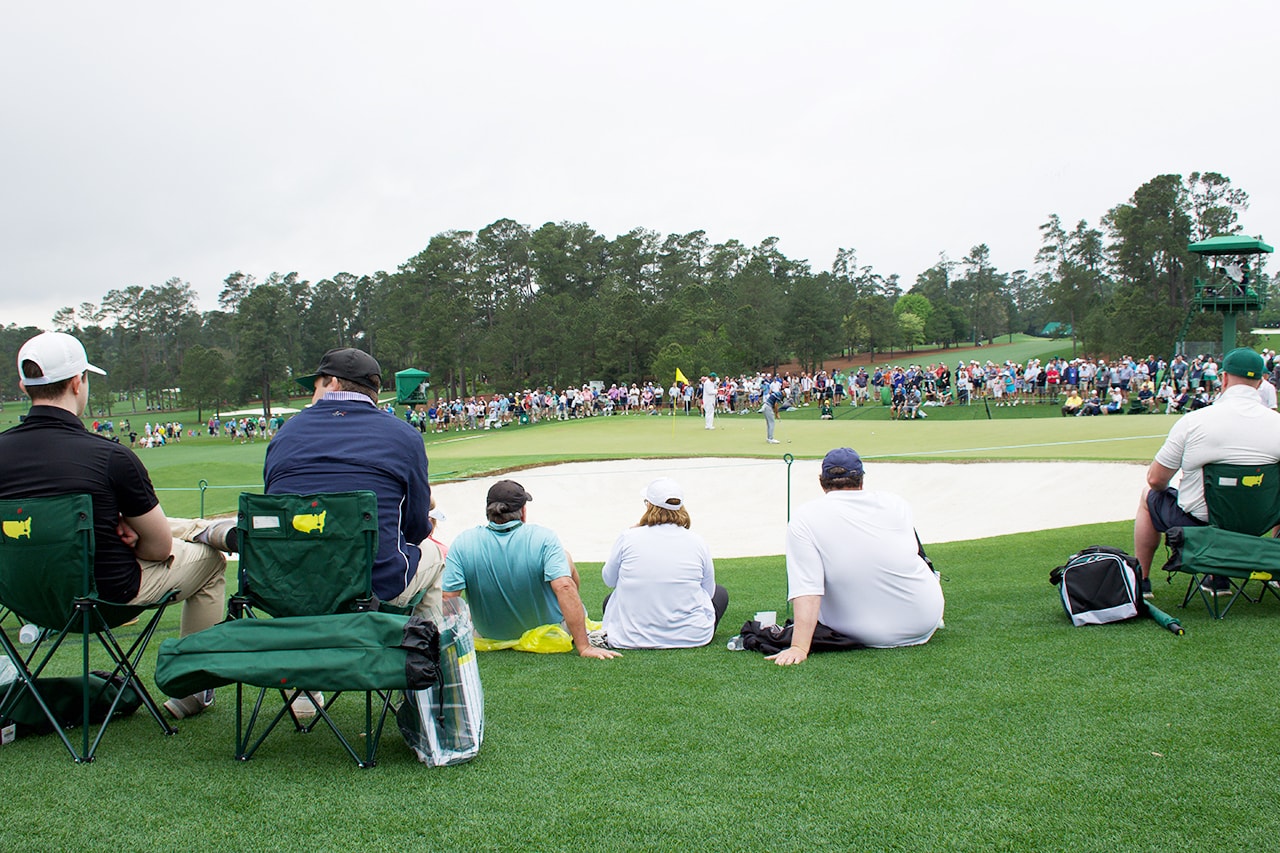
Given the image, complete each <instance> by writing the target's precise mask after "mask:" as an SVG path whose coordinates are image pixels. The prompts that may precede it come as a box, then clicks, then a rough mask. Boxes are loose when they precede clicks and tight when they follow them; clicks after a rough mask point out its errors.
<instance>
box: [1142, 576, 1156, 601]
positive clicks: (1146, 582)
mask: <svg viewBox="0 0 1280 853" xmlns="http://www.w3.org/2000/svg"><path fill="white" fill-rule="evenodd" d="M1138 589H1139V591H1140V592H1141V593H1142V597H1143V598H1147V599H1150V598H1155V594H1154V593H1153V592H1152V591H1151V578H1143V579H1142V581H1141V582H1140V583H1139V584H1138Z"/></svg>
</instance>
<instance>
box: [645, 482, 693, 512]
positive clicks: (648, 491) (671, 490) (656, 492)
mask: <svg viewBox="0 0 1280 853" xmlns="http://www.w3.org/2000/svg"><path fill="white" fill-rule="evenodd" d="M640 497H642V498H644V499H645V500H646V501H648V502H649V503H651V504H653V505H654V506H660V507H662V508H663V509H669V510H678V509H680V508H681V507H682V506H684V489H682V488H680V484H679V483H677V482H676V481H675V480H673V479H671V478H670V477H659V478H658V479H656V480H654V481H653V482H652V483H650V484H649V485H648V486H646V487H645V490H644V491H643V492H641V493H640Z"/></svg>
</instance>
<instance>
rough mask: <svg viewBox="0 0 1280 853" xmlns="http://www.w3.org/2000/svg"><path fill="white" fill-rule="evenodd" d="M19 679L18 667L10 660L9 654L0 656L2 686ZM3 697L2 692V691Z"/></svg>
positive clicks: (0, 680) (0, 694)
mask: <svg viewBox="0 0 1280 853" xmlns="http://www.w3.org/2000/svg"><path fill="white" fill-rule="evenodd" d="M17 680H18V668H17V667H16V666H14V665H13V661H11V660H9V656H8V655H3V656H0V688H3V687H5V686H7V685H8V684H10V683H12V682H14V681H17ZM0 698H2V693H0Z"/></svg>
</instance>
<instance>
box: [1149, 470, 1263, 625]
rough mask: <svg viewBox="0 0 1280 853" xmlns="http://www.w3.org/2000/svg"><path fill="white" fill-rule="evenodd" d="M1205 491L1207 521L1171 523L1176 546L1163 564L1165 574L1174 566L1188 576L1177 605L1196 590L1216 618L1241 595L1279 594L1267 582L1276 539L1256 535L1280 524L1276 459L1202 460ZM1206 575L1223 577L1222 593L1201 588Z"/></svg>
mask: <svg viewBox="0 0 1280 853" xmlns="http://www.w3.org/2000/svg"><path fill="white" fill-rule="evenodd" d="M1204 496H1205V503H1206V504H1207V505H1208V509H1209V527H1208V528H1194V527H1187V528H1174V530H1177V531H1178V532H1177V533H1174V532H1173V530H1171V531H1170V535H1169V536H1167V537H1166V539H1167V541H1168V543H1169V545H1170V547H1171V548H1173V549H1174V551H1175V553H1174V556H1173V557H1172V558H1171V559H1170V561H1169V563H1168V564H1166V565H1165V570H1166V571H1168V572H1170V575H1169V578H1170V580H1172V573H1173V572H1183V573H1186V574H1189V575H1190V576H1191V580H1190V582H1189V583H1188V584H1187V592H1186V595H1184V596H1183V598H1182V606H1183V607H1186V606H1187V604H1188V603H1190V601H1191V599H1192V597H1194V596H1195V595H1197V594H1199V596H1200V599H1201V600H1202V601H1203V602H1204V605H1205V608H1206V609H1207V610H1208V611H1209V613H1210V614H1212V615H1213V617H1214V618H1215V619H1221V618H1223V617H1224V616H1226V615H1227V612H1228V611H1229V610H1230V609H1231V607H1232V605H1233V604H1235V603H1236V601H1237V600H1238V599H1239V598H1241V597H1243V598H1244V599H1246V600H1247V601H1251V602H1254V603H1257V602H1259V601H1261V600H1262V598H1263V597H1265V595H1266V594H1267V593H1268V592H1270V593H1271V594H1273V595H1275V596H1276V597H1277V598H1280V591H1278V590H1277V589H1276V587H1273V586H1271V581H1273V580H1277V579H1280V572H1275V571H1273V570H1272V569H1271V568H1269V566H1270V565H1272V564H1273V563H1274V560H1273V556H1272V552H1273V551H1274V550H1275V548H1274V547H1273V546H1274V545H1275V544H1276V543H1274V542H1270V541H1268V540H1267V539H1263V538H1261V537H1262V536H1263V534H1265V533H1268V532H1269V531H1270V530H1271V529H1272V528H1274V527H1275V526H1276V525H1277V524H1280V465H1276V464H1274V463H1273V464H1266V465H1231V464H1227V463H1221V462H1220V463H1214V464H1212V465H1206V466H1205V468H1204ZM1224 533H1229V534H1239V535H1231V536H1228V535H1223V534H1224ZM1210 576H1216V577H1220V578H1224V579H1226V581H1227V583H1228V584H1229V586H1228V587H1226V589H1227V590H1228V592H1227V594H1226V595H1222V596H1219V595H1215V594H1212V593H1210V592H1207V591H1206V590H1205V589H1204V586H1205V585H1206V584H1207V583H1208V581H1209V578H1210ZM1252 581H1257V582H1258V583H1259V584H1260V585H1261V588H1260V590H1259V591H1258V593H1257V595H1256V596H1255V595H1251V594H1250V593H1249V591H1248V585H1249V583H1250V582H1252ZM1223 599H1226V600H1225V602H1224V601H1223Z"/></svg>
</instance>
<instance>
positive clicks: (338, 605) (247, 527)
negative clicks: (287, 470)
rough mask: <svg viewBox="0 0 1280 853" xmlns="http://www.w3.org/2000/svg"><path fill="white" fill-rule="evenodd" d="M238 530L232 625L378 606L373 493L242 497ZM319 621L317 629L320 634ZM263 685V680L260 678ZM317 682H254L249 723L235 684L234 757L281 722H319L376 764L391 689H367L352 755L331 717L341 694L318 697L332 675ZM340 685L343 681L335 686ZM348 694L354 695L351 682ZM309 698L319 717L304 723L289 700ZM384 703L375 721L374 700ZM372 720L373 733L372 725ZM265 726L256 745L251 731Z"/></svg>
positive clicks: (250, 750) (306, 726) (361, 761)
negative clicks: (275, 707)
mask: <svg viewBox="0 0 1280 853" xmlns="http://www.w3.org/2000/svg"><path fill="white" fill-rule="evenodd" d="M237 526H238V528H239V531H240V588H239V590H238V592H237V593H236V595H234V596H232V598H231V599H230V602H229V604H228V615H229V616H230V618H232V619H237V618H241V617H257V616H260V615H265V616H270V617H276V618H285V617H318V616H329V615H332V614H341V613H357V614H358V613H364V612H371V611H373V610H375V609H376V608H377V606H378V604H377V602H376V600H375V599H374V596H373V561H374V556H375V555H376V554H377V551H378V499H377V496H376V495H375V494H374V493H373V492H370V491H359V492H335V493H330V494H318V495H256V494H242V495H241V496H240V511H239V516H238V520H237ZM322 624H325V623H321V622H317V630H322V629H321V627H320V626H321V625H322ZM260 680H266V679H260ZM324 681H325V684H320V683H310V682H306V683H301V682H299V683H294V684H293V686H292V687H291V688H289V689H280V688H279V687H278V684H279V683H280V682H279V681H273V682H272V683H271V684H256V685H253V686H256V687H258V688H260V689H259V691H258V695H257V699H256V701H255V702H254V703H253V708H252V710H251V711H250V713H249V715H248V718H247V720H246V719H245V717H244V701H243V691H244V684H245V683H247V682H239V681H238V682H237V683H236V758H238V759H240V760H241V761H247V760H248V759H249V758H250V757H252V756H253V754H254V752H255V751H257V749H258V747H259V746H261V745H262V742H263V741H264V740H266V738H267V736H268V735H269V734H270V733H271V732H272V731H273V730H274V729H275V728H276V726H277V725H278V724H279V723H280V722H281V721H282V720H284V719H286V718H288V719H290V720H291V721H292V722H293V725H294V728H295V730H296V731H298V732H303V733H307V732H311V731H312V730H313V729H314V727H315V726H316V725H318V724H319V723H320V722H321V721H323V722H324V723H325V724H326V725H327V726H328V727H329V729H330V730H331V731H332V732H333V734H334V735H335V736H336V737H337V739H338V741H339V742H340V743H341V744H342V746H343V747H344V748H345V749H346V751H347V753H348V754H349V755H350V756H351V757H352V759H354V760H355V762H356V764H357V765H359V766H360V767H372V766H374V764H376V759H377V752H378V744H379V741H380V740H381V737H382V730H383V727H384V725H385V723H386V718H387V714H388V711H389V709H390V707H391V697H392V692H391V691H390V690H385V691H381V690H364V691H363V692H364V695H365V729H364V731H365V750H364V754H363V755H362V754H361V753H359V752H357V750H356V749H355V748H354V747H353V746H352V743H351V739H350V738H348V737H347V736H346V735H344V734H343V732H342V730H341V729H340V728H339V727H338V725H337V724H336V723H335V722H334V720H333V717H332V716H331V715H330V711H331V709H333V707H334V705H335V703H336V702H337V700H338V699H339V697H341V695H342V692H341V691H339V692H337V693H332V694H330V696H329V697H328V702H327V703H326V704H323V705H322V703H321V701H320V697H319V695H318V691H320V690H322V689H325V686H326V685H329V686H331V685H332V684H333V683H334V682H333V680H332V676H330V677H329V678H326V679H324ZM339 683H341V682H340V680H339ZM353 689H359V688H358V687H357V686H356V685H354V684H353ZM268 692H273V693H278V694H279V696H280V698H281V700H282V703H283V707H282V708H281V709H280V710H279V711H278V712H277V713H276V714H275V716H274V717H272V718H271V719H270V721H268V722H265V723H262V721H263V719H265V715H263V713H262V709H263V703H264V699H265V697H266V696H267V694H268ZM299 696H306V697H307V698H308V699H310V700H311V702H312V704H313V705H315V708H316V716H315V718H314V719H312V720H311V721H309V722H303V720H302V719H300V718H299V717H298V716H297V715H296V714H295V712H294V709H293V704H292V703H293V701H294V699H296V698H297V697H299ZM375 696H377V697H378V700H379V702H380V703H381V711H380V713H379V714H378V716H377V719H376V721H375V718H374V697H375ZM375 722H376V727H375ZM260 723H262V728H261V730H260V733H258V734H257V736H256V739H255V737H254V735H255V729H256V728H257V727H258V725H259V724H260Z"/></svg>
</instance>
